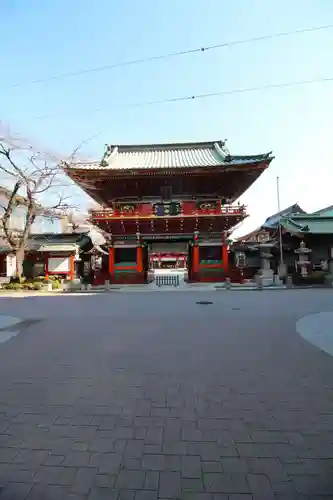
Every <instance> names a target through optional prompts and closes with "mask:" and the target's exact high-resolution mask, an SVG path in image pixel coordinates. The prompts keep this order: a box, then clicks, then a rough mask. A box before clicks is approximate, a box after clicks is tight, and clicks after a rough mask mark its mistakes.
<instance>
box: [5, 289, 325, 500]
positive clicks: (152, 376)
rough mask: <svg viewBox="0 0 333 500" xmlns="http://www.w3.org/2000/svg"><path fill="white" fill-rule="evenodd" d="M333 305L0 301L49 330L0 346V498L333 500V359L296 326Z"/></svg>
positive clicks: (286, 294)
mask: <svg viewBox="0 0 333 500" xmlns="http://www.w3.org/2000/svg"><path fill="white" fill-rule="evenodd" d="M332 299H333V292H331V291H329V290H313V291H311V290H304V291H293V290H291V291H289V290H285V291H274V292H212V293H211V292H208V293H177V292H169V293H158V294H153V293H146V294H145V293H128V294H126V293H109V294H99V295H81V296H73V297H71V296H65V297H64V296H59V297H30V298H14V299H9V298H0V312H2V313H5V314H8V315H11V316H17V317H20V318H22V319H36V320H39V321H37V322H35V323H32V322H31V323H26V324H23V327H22V331H21V332H20V333H19V334H18V335H16V336H15V337H13V338H11V339H10V340H9V341H7V342H5V343H2V344H0V375H1V377H0V485H2V489H1V494H0V500H4V499H8V500H9V499H10V500H23V499H28V500H37V499H38V500H55V499H56V500H85V499H86V500H105V499H107V500H115V499H117V500H120V499H121V500H125V499H126V500H132V499H133V500H157V499H161V500H162V499H163V500H164V499H165V500H167V499H193V500H222V499H223V500H227V499H228V500H250V499H255V500H257V499H262V500H270V499H273V498H274V499H278V500H286V499H288V500H289V499H302V500H305V499H309V500H310V499H311V500H313V499H319V498H322V499H324V498H325V499H327V498H333V447H332V442H333V405H332V402H333V398H332V395H333V393H332V386H333V358H332V356H330V355H329V354H328V353H325V352H323V351H322V350H320V349H318V348H317V347H315V346H314V345H312V344H311V343H310V342H307V341H305V340H303V339H302V338H301V336H300V335H299V333H297V332H296V322H297V321H298V320H299V319H300V318H301V317H303V316H306V315H311V314H313V313H318V312H322V311H330V310H333V300H332ZM200 300H204V301H212V302H213V304H210V305H199V304H196V302H197V301H200ZM332 335H333V328H332Z"/></svg>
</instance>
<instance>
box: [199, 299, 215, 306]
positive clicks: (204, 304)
mask: <svg viewBox="0 0 333 500" xmlns="http://www.w3.org/2000/svg"><path fill="white" fill-rule="evenodd" d="M197 304H200V305H202V306H208V305H209V304H213V302H209V300H200V301H199V302H197Z"/></svg>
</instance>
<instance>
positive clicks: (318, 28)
mask: <svg viewBox="0 0 333 500" xmlns="http://www.w3.org/2000/svg"><path fill="white" fill-rule="evenodd" d="M331 28H333V24H328V25H325V26H316V27H312V28H305V29H299V30H293V31H285V32H282V33H273V34H270V35H263V36H258V37H252V38H244V39H243V40H235V41H231V42H223V43H219V44H216V45H209V46H207V47H198V48H196V49H189V50H182V51H180V52H170V53H167V54H160V55H157V56H150V57H144V58H142V59H133V60H130V61H122V62H118V63H113V64H106V65H104V66H96V67H90V68H84V69H81V70H78V71H72V72H69V73H61V74H58V75H53V76H49V77H45V78H36V79H35V80H30V81H26V82H18V83H13V84H10V85H1V88H19V87H24V86H26V85H37V84H39V83H46V82H51V81H56V80H63V79H65V78H72V77H77V76H83V75H87V74H89V73H99V72H101V71H107V70H112V69H115V68H121V67H125V66H134V65H139V64H144V63H149V62H154V61H159V60H163V59H171V58H174V57H180V56H185V55H189V54H196V53H200V52H208V51H209V50H217V49H222V48H225V47H232V46H235V45H241V44H246V43H252V42H261V41H264V40H271V39H273V38H281V37H286V36H291V35H299V34H302V33H311V32H314V31H322V30H327V29H331Z"/></svg>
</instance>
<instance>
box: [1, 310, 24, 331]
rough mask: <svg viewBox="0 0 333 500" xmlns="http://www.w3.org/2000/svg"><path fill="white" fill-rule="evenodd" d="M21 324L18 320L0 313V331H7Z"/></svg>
mask: <svg viewBox="0 0 333 500" xmlns="http://www.w3.org/2000/svg"><path fill="white" fill-rule="evenodd" d="M20 322H21V319H20V318H16V317H14V316H7V315H6V314H3V313H0V330H8V329H9V328H12V327H13V326H16V325H17V324H18V323H20Z"/></svg>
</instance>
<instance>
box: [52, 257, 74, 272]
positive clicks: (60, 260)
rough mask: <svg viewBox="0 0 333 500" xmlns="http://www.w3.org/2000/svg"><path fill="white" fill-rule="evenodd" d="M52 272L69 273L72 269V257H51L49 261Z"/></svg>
mask: <svg viewBox="0 0 333 500" xmlns="http://www.w3.org/2000/svg"><path fill="white" fill-rule="evenodd" d="M48 268H49V272H50V273H54V274H57V273H60V274H64V273H69V271H70V258H69V257H50V258H49V262H48Z"/></svg>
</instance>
